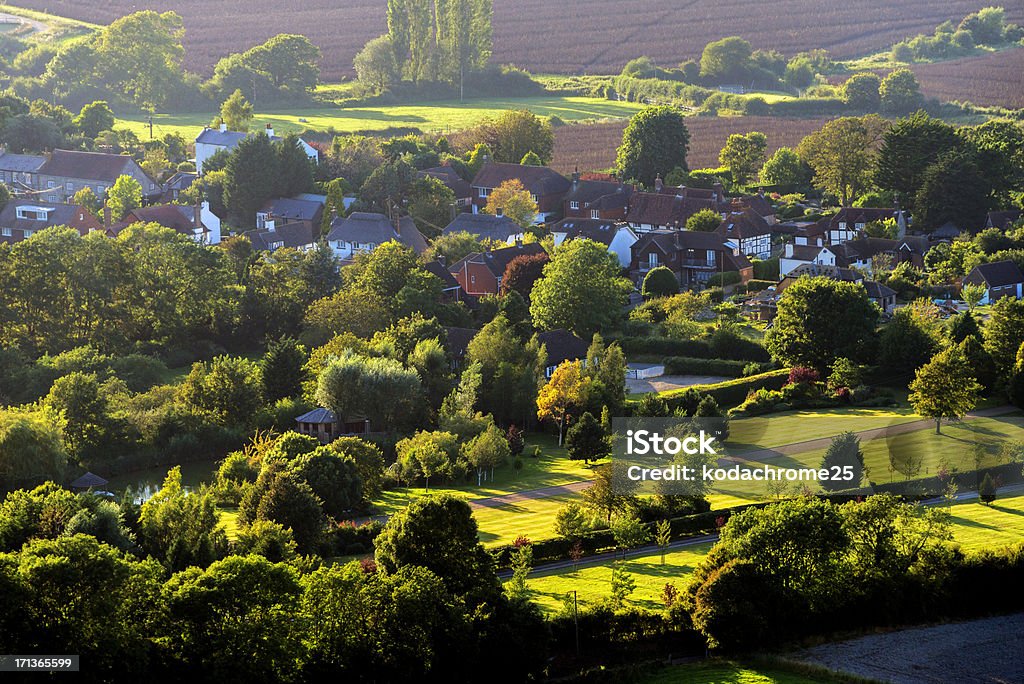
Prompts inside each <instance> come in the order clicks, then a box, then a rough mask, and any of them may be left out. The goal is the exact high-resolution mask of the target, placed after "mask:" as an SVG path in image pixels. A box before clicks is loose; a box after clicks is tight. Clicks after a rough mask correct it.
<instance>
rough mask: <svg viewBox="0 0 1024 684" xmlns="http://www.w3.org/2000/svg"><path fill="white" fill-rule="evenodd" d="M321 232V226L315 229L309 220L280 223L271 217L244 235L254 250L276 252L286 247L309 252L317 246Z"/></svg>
mask: <svg viewBox="0 0 1024 684" xmlns="http://www.w3.org/2000/svg"><path fill="white" fill-rule="evenodd" d="M319 234H320V230H319V226H317V228H316V229H315V230H314V228H313V224H311V223H310V222H309V221H292V222H288V223H280V224H279V223H278V222H277V221H275V220H273V219H270V220H267V221H265V222H264V223H263V227H262V228H256V229H254V230H247V231H245V232H244V233H242V236H243V237H245V238H246V239H248V240H249V242H250V243H252V248H253V249H254V250H256V251H259V252H274V251H276V250H279V249H281V248H284V247H287V248H289V249H297V250H299V251H300V252H308V251H309V250H311V249H313V248H314V247H316V243H317V239H318V236H319Z"/></svg>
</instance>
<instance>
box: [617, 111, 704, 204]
mask: <svg viewBox="0 0 1024 684" xmlns="http://www.w3.org/2000/svg"><path fill="white" fill-rule="evenodd" d="M689 146H690V133H689V131H688V130H687V129H686V124H685V121H684V117H683V115H682V114H681V113H680V112H679V111H678V110H676V109H674V108H672V107H650V108H648V109H645V110H643V111H642V112H640V113H639V114H637V115H636V116H634V117H633V118H632V119H631V120H630V122H629V125H627V126H626V130H625V131H624V132H623V134H622V145H621V146H620V147H619V149H618V153H617V157H616V163H615V166H616V173H617V174H618V177H619V178H623V179H636V180H637V181H639V182H640V183H641V184H643V185H645V186H647V187H653V186H654V180H655V177H656V176H658V175H662V176H664V175H665V174H667V173H668V172H669V171H671V170H672V169H674V168H676V167H679V168H681V169H683V170H684V171H688V170H689V167H688V166H687V165H686V153H687V151H688V149H689Z"/></svg>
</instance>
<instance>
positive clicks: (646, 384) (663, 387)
mask: <svg viewBox="0 0 1024 684" xmlns="http://www.w3.org/2000/svg"><path fill="white" fill-rule="evenodd" d="M731 379H732V378H722V377H717V376H713V375H659V376H658V377H656V378H646V379H642V380H637V379H635V378H627V379H626V391H628V392H629V393H630V394H646V393H647V392H667V391H669V390H674V389H680V388H682V387H690V386H691V385H710V384H713V383H716V382H725V381H726V380H731Z"/></svg>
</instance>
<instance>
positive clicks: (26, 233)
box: [21, 230, 32, 240]
mask: <svg viewBox="0 0 1024 684" xmlns="http://www.w3.org/2000/svg"><path fill="white" fill-rule="evenodd" d="M21 235H22V237H24V238H25V239H26V240H28V239H29V238H30V237H32V231H31V230H23V231H21Z"/></svg>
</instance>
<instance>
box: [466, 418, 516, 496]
mask: <svg viewBox="0 0 1024 684" xmlns="http://www.w3.org/2000/svg"><path fill="white" fill-rule="evenodd" d="M465 455H466V458H467V459H468V460H469V463H470V465H473V466H474V467H476V469H477V484H478V485H479V484H480V480H481V475H482V474H483V473H484V472H485V471H487V470H488V469H490V471H491V479H492V480H493V479H494V468H495V467H497V466H500V465H503V464H505V463H508V461H509V459H510V458H511V457H512V451H511V449H509V446H508V441H507V440H506V439H505V434H504V433H503V432H502V431H501V429H500V428H499V427H498V426H497V425H494V424H493V423H492V424H491V425H488V426H487V428H486V429H485V430H484V431H483V432H481V433H480V434H479V435H477V436H476V437H474V438H473V440H472V441H471V442H469V443H468V444H466V446H465Z"/></svg>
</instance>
